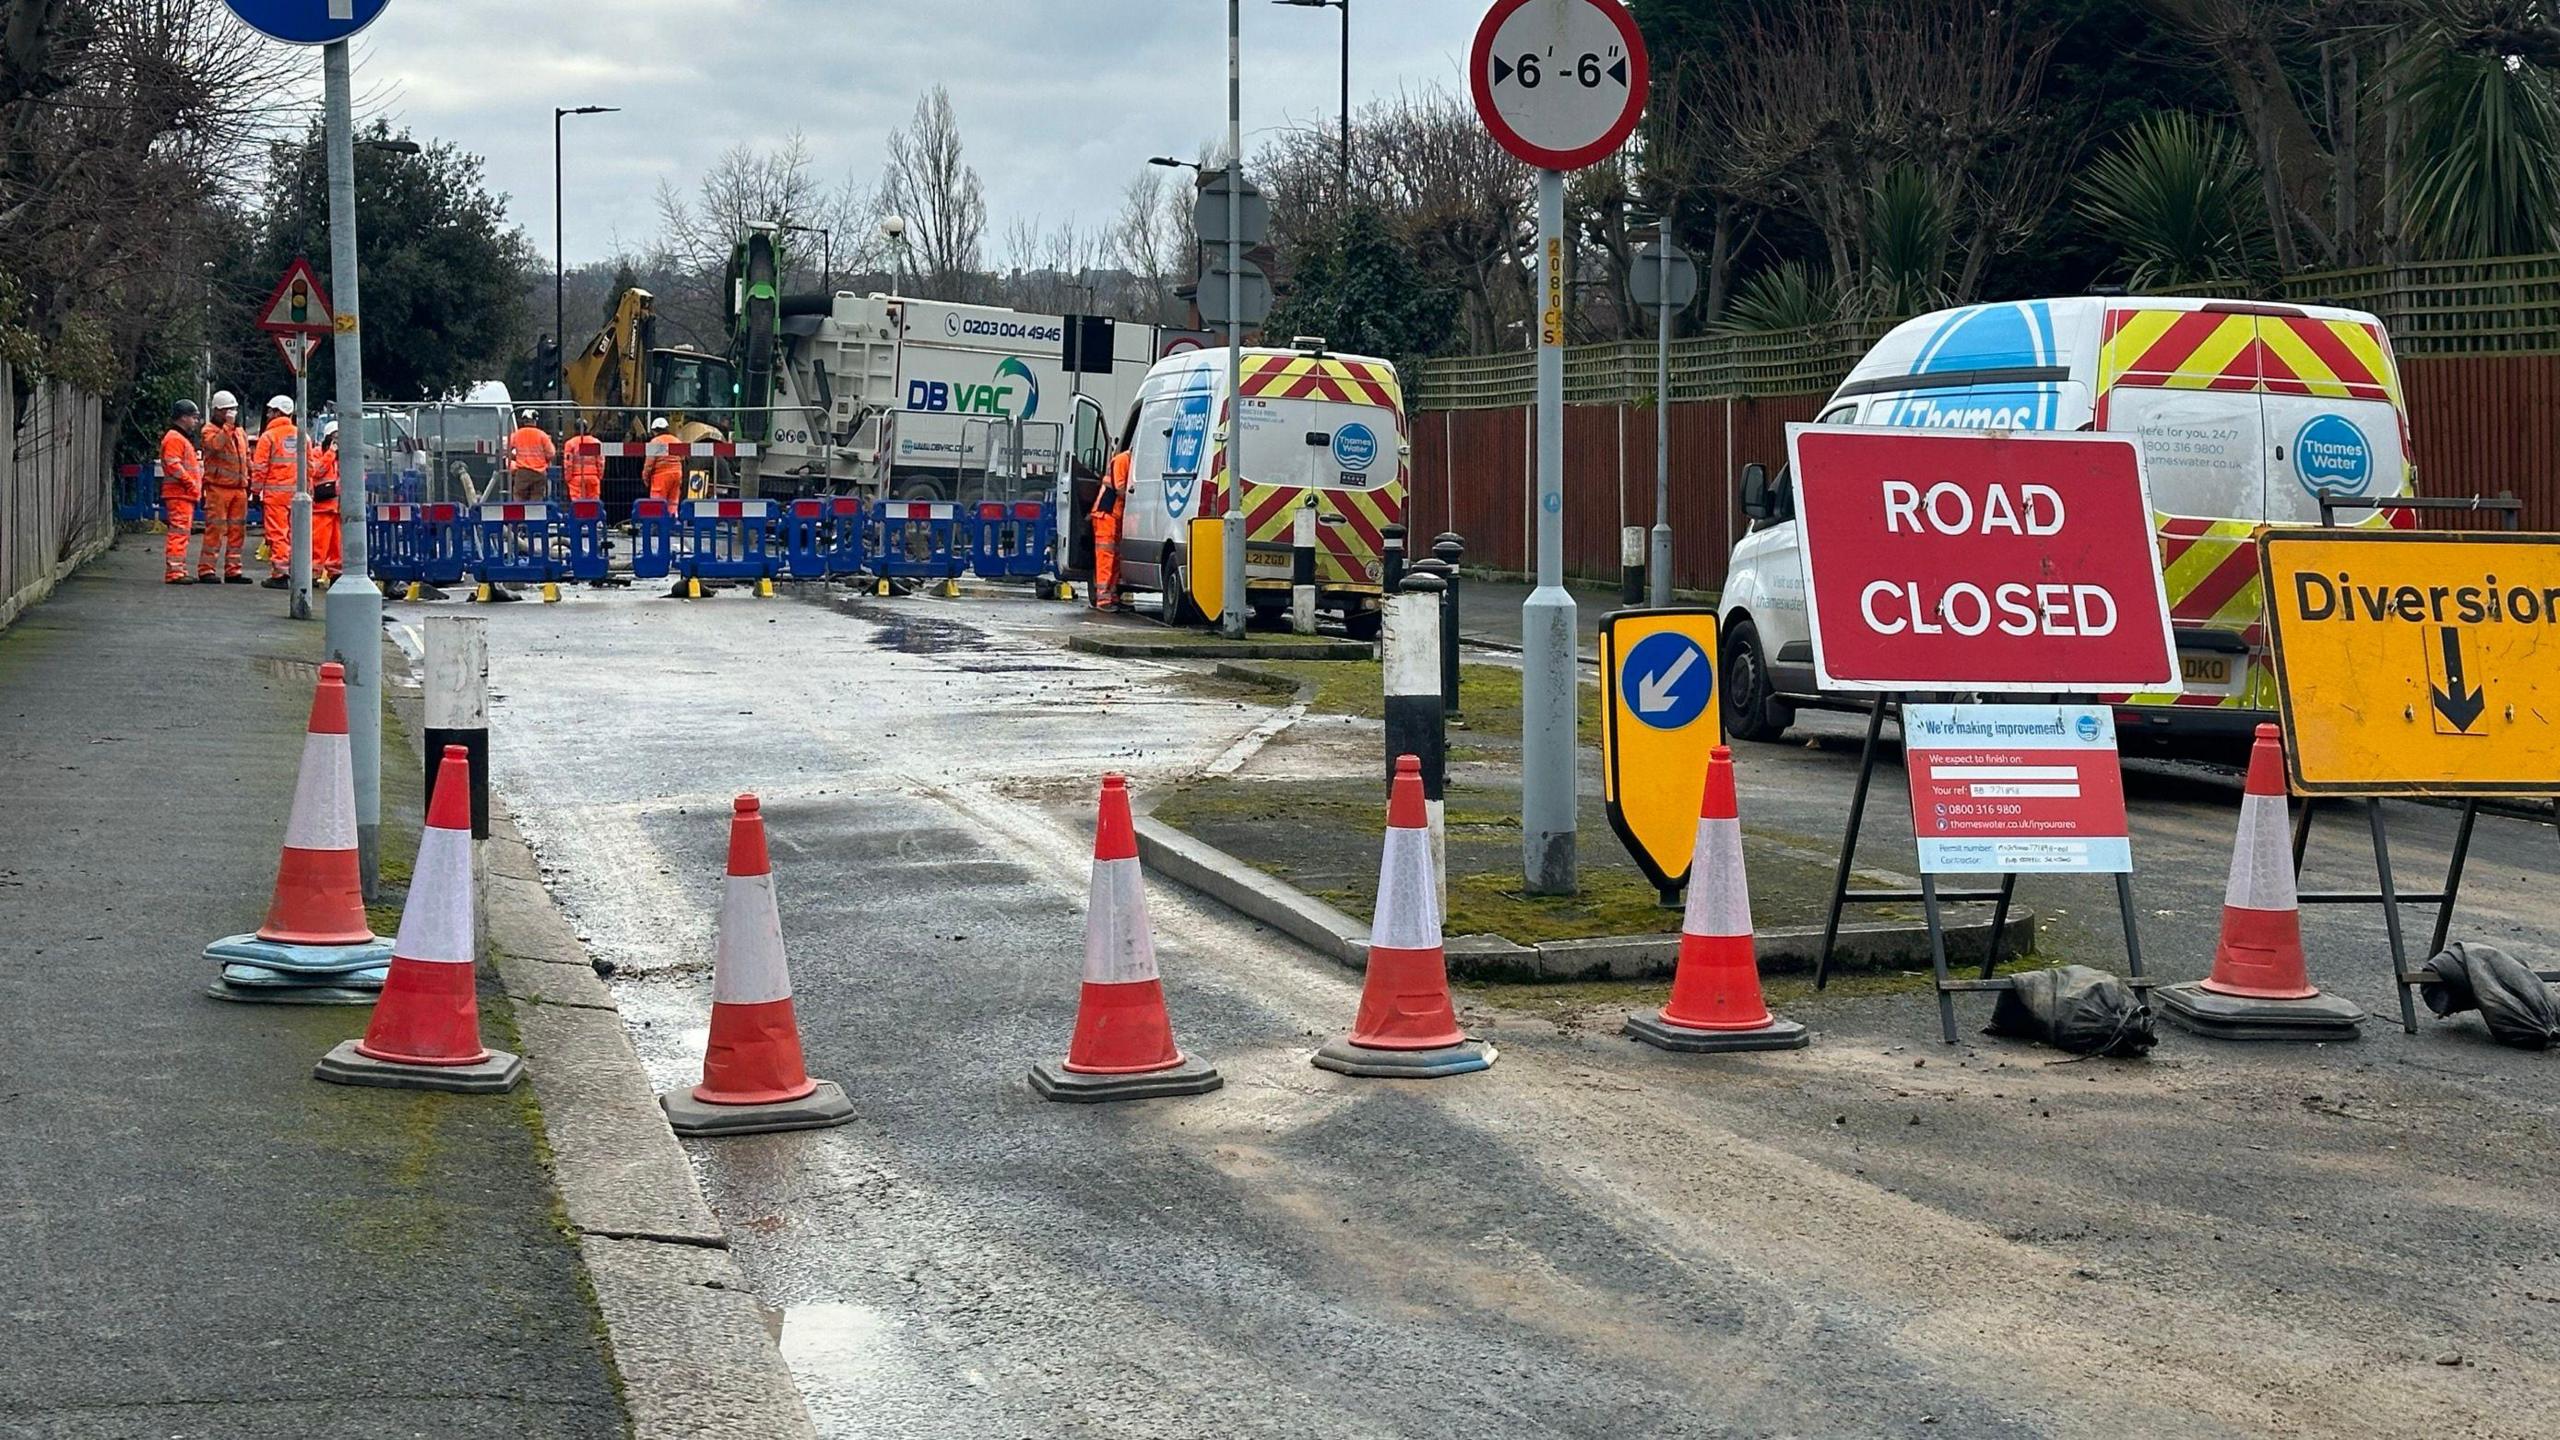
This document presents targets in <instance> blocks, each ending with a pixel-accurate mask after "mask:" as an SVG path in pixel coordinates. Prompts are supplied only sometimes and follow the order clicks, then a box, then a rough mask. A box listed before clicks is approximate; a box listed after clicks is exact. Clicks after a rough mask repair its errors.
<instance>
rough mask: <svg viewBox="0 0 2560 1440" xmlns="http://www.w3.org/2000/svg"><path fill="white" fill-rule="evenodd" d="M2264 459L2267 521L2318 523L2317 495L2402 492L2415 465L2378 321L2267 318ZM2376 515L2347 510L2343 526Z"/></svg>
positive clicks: (2261, 323) (2262, 329)
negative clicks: (2411, 465)
mask: <svg viewBox="0 0 2560 1440" xmlns="http://www.w3.org/2000/svg"><path fill="white" fill-rule="evenodd" d="M2258 341H2259V350H2260V353H2261V356H2262V361H2261V363H2262V366H2263V371H2264V376H2265V388H2266V394H2265V395H2264V397H2263V400H2264V402H2265V413H2266V426H2267V444H2268V447H2269V448H2268V464H2267V467H2266V489H2265V492H2264V500H2263V509H2262V511H2261V513H2262V514H2263V515H2264V517H2265V518H2266V519H2267V520H2268V521H2270V522H2272V523H2275V524H2284V523H2286V522H2295V523H2309V524H2318V523H2319V521H2320V497H2321V496H2322V495H2324V494H2325V495H2329V496H2332V497H2335V498H2339V499H2358V498H2364V497H2368V496H2384V495H2404V494H2407V493H2408V490H2409V466H2408V457H2407V454H2406V450H2405V447H2404V446H2403V444H2402V437H2401V421H2400V410H2399V407H2398V405H2397V404H2395V403H2394V398H2393V397H2394V396H2395V395H2396V394H2397V393H2398V391H2399V377H2398V375H2397V373H2396V372H2395V371H2394V369H2393V367H2392V364H2391V349H2390V345H2389V343H2388V342H2387V341H2385V340H2384V339H2383V336H2382V334H2381V331H2380V329H2379V327H2377V326H2374V325H2370V324H2366V323H2364V322H2362V321H2356V320H2344V319H2337V320H2330V319H2319V318H2315V317H2312V316H2308V315H2304V316H2273V315H2269V316H2261V317H2260V318H2259V320H2258ZM2369 518H2370V512H2364V511H2347V512H2344V513H2342V514H2341V515H2340V516H2339V519H2340V520H2341V521H2342V522H2344V523H2347V524H2356V523H2361V522H2365V521H2367V520H2368V519H2369Z"/></svg>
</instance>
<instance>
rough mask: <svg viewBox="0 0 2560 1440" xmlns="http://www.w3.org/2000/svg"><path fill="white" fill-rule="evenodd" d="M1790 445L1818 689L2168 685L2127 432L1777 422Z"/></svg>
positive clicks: (2146, 498)
mask: <svg viewBox="0 0 2560 1440" xmlns="http://www.w3.org/2000/svg"><path fill="white" fill-rule="evenodd" d="M1787 452H1788V456H1789V458H1790V459H1791V460H1792V461H1793V465H1794V475H1795V497H1796V527H1797V534H1798V536H1799V538H1800V540H1801V542H1802V544H1803V547H1804V570H1805V580H1806V591H1807V597H1808V598H1807V604H1806V610H1807V617H1808V621H1809V624H1810V628H1811V631H1812V640H1813V664H1814V672H1815V675H1816V678H1817V679H1819V680H1820V682H1821V683H1822V685H1823V686H1824V687H1825V688H1827V689H1834V690H1974V691H2006V692H2033V693H2041V694H2054V695H2098V694H2107V695H2120V694H2125V693H2127V692H2132V691H2147V692H2168V691H2175V690H2177V689H2179V688H2180V684H2179V676H2178V658H2177V646H2176V642H2175V640H2174V639H2173V638H2172V637H2171V635H2170V631H2169V603H2168V600H2167V598H2166V597H2165V596H2164V595H2163V594H2162V592H2161V588H2160V550H2159V545H2158V543H2157V541H2156V540H2155V539H2154V537H2153V533H2152V519H2151V499H2150V493H2149V490H2148V488H2147V487H2146V486H2145V484H2144V482H2143V477H2142V452H2141V450H2140V449H2139V448H2138V447H2137V446H2136V444H2135V442H2134V441H2133V439H2132V438H2131V437H2129V436H2123V435H2088V434H2037V433H2027V434H2015V435H1983V434H1973V433H1965V432H1957V431H1942V430H1903V429H1888V428H1883V427H1879V426H1845V425H1790V426H1788V427H1787Z"/></svg>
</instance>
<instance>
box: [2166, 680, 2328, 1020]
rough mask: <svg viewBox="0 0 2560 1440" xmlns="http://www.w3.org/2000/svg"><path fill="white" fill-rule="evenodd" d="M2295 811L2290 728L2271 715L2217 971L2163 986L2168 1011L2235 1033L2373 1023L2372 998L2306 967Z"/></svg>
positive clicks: (2225, 908)
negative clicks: (2321, 981) (2288, 789)
mask: <svg viewBox="0 0 2560 1440" xmlns="http://www.w3.org/2000/svg"><path fill="white" fill-rule="evenodd" d="M2289 818H2290V817H2289V816H2288V814H2287V811H2286V801H2285V785H2284V739H2283V732H2282V731H2281V730H2279V729H2277V728H2276V727H2275V726H2273V725H2261V726H2259V727H2258V740H2257V744H2256V745H2254V746H2252V747H2251V748H2250V751H2249V787H2248V793H2247V794H2245V795H2243V796H2242V797H2241V798H2240V834H2239V838H2238V840H2237V842H2236V843H2234V844H2233V846H2232V849H2231V882H2230V884H2229V886H2228V887H2226V888H2225V889H2224V891H2223V895H2222V943H2221V944H2219V945H2217V946H2215V947H2214V951H2213V975H2212V977H2211V978H2209V979H2205V980H2193V981H2189V982H2187V983H2186V984H2184V985H2168V986H2163V987H2161V988H2160V989H2159V990H2157V991H2155V992H2154V994H2155V995H2156V997H2157V998H2158V1001H2159V1006H2160V1013H2161V1014H2162V1015H2165V1016H2167V1017H2168V1018H2169V1019H2170V1020H2171V1021H2173V1022H2175V1023H2176V1024H2178V1025H2180V1026H2182V1027H2183V1028H2185V1029H2188V1030H2192V1031H2194V1032H2195V1033H2197V1034H2199V1035H2210V1036H2215V1037H2217V1038H2220V1039H2225V1040H2353V1039H2354V1038H2356V1034H2357V1029H2356V1027H2357V1026H2359V1025H2362V1024H2363V1023H2364V1009H2363V1007H2361V1006H2358V1005H2356V1004H2354V1003H2353V1002H2351V1001H2347V1000H2342V999H2340V998H2338V997H2337V996H2335V995H2323V994H2321V993H2320V991H2319V989H2318V988H2317V987H2315V986H2314V985H2313V984H2312V983H2311V976H2310V974H2309V972H2308V971H2306V970H2305V969H2304V967H2303V963H2302V909H2301V904H2300V902H2299V901H2297V900H2296V899H2295V898H2294V876H2293V848H2292V840H2291V837H2290V836H2289V835H2288V834H2287V822H2288V820H2289Z"/></svg>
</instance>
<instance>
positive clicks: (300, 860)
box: [204, 663, 391, 1005]
mask: <svg viewBox="0 0 2560 1440" xmlns="http://www.w3.org/2000/svg"><path fill="white" fill-rule="evenodd" d="M348 746H349V742H348V739H347V687H346V670H345V668H344V667H343V666H340V665H337V664H334V663H332V664H327V665H323V666H321V667H320V684H319V687H318V688H317V689H315V690H314V691H313V692H312V695H311V720H310V724H309V725H308V727H307V729H306V732H305V734H304V735H303V737H302V769H301V773H300V774H299V776H298V777H297V778H296V779H295V781H294V786H293V809H292V811H291V813H290V814H289V815H288V817H287V818H286V820H285V828H284V855H283V858H282V859H281V860H280V861H279V862H278V864H277V866H276V884H275V891H274V894H273V896H272V898H271V899H270V900H269V901H268V904H267V922H266V923H265V924H264V925H261V926H259V927H258V930H257V932H256V933H255V934H250V935H227V936H224V937H223V938H222V939H219V940H216V941H214V942H213V943H212V944H211V945H208V946H206V947H205V952H204V953H205V957H206V958H207V959H210V960H216V961H220V962H222V965H223V971H222V974H221V976H220V977H219V978H217V979H216V980H215V981H214V983H213V987H212V993H213V994H214V995H216V996H219V997H221V998H223V999H226V1000H257V1001H281V1002H286V1003H294V1004H306V1005H308V1004H323V1005H325V1004H342V1005H343V1004H352V1005H366V1004H371V1003H372V1001H373V996H374V992H376V991H378V990H380V989H381V988H382V981H383V974H384V967H386V966H388V965H389V964H390V963H391V947H390V946H389V945H388V944H386V943H385V942H384V941H383V939H382V937H380V936H378V935H376V934H374V933H373V927H372V926H371V925H370V924H369V923H368V922H367V921H366V920H365V914H364V884H363V879H362V877H361V875H360V874H359V872H358V868H357V861H356V781H355V764H354V759H353V756H352V754H351V752H350V750H349V748H348Z"/></svg>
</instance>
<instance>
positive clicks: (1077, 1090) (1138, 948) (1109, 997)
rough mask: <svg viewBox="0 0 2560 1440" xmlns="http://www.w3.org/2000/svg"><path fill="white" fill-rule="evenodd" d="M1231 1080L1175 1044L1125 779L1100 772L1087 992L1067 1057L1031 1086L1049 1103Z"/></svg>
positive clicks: (1192, 1088) (1195, 1090)
mask: <svg viewBox="0 0 2560 1440" xmlns="http://www.w3.org/2000/svg"><path fill="white" fill-rule="evenodd" d="M1225 1083H1227V1082H1226V1081H1225V1079H1224V1078H1222V1077H1221V1076H1220V1075H1219V1074H1218V1072H1217V1069H1216V1068H1215V1067H1213V1066H1211V1065H1209V1064H1207V1063H1205V1062H1204V1061H1202V1060H1201V1059H1199V1058H1198V1057H1197V1056H1192V1055H1185V1054H1183V1053H1182V1051H1181V1050H1180V1049H1178V1048H1177V1047H1176V1046H1175V1045H1174V1043H1173V1020H1172V1017H1170V1016H1169V1015H1167V1014H1166V1013H1165V1008H1164V981H1163V980H1162V979H1160V978H1158V976H1157V974H1156V942H1155V936H1154V935H1153V933H1152V932H1150V931H1149V930H1148V928H1147V889H1146V878H1145V876H1144V875H1142V874H1141V873H1140V872H1139V869H1138V832H1137V827H1136V826H1135V825H1134V824H1132V823H1131V822H1130V819H1129V783H1128V782H1127V781H1126V780H1123V779H1121V778H1120V777H1119V776H1117V775H1105V776H1103V777H1102V804H1101V813H1100V814H1099V815H1098V816H1097V817H1096V819H1095V822H1094V829H1093V885H1092V889H1091V891H1090V893H1089V894H1088V896H1087V898H1086V900H1085V912H1084V988H1083V989H1082V990H1081V991H1080V992H1079V993H1078V995H1077V997H1076V1030H1075V1034H1074V1036H1073V1037H1071V1038H1070V1039H1069V1040H1068V1041H1067V1058H1066V1059H1065V1060H1064V1061H1061V1062H1059V1063H1057V1064H1051V1063H1049V1062H1047V1061H1043V1062H1041V1063H1040V1064H1037V1065H1034V1066H1032V1067H1031V1088H1032V1089H1034V1090H1036V1091H1038V1092H1040V1093H1041V1094H1042V1095H1045V1096H1047V1097H1048V1098H1049V1099H1052V1100H1081V1101H1093V1100H1144V1099H1147V1098H1149V1097H1151V1096H1158V1095H1201V1094H1206V1093H1207V1092H1209V1091H1211V1090H1215V1089H1217V1088H1218V1087H1219V1086H1221V1085H1224V1084H1225Z"/></svg>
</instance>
